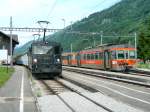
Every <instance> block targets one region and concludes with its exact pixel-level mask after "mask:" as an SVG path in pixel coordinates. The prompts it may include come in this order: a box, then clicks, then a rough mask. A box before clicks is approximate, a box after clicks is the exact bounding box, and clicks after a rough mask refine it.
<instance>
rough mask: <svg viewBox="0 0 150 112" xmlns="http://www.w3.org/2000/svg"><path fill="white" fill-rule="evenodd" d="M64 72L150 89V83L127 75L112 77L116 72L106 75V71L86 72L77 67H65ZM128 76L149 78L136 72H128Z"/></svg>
mask: <svg viewBox="0 0 150 112" xmlns="http://www.w3.org/2000/svg"><path fill="white" fill-rule="evenodd" d="M63 70H66V71H71V72H75V73H80V74H84V75H89V76H94V77H99V78H105V79H109V80H114V81H120V82H124V83H131V84H135V85H140V86H145V87H150V82H148V83H145V80H144V79H140V78H135V77H133V76H132V77H127V76H125V75H114V76H112V75H111V73H114V72H110V73H106V72H105V71H103V72H96V71H94V70H92V71H91V70H85V69H84V70H83V69H78V68H77V67H75V68H73V67H71V68H66V67H63ZM117 73H118V72H117ZM127 74H129V75H131V74H134V75H137V76H146V77H149V75H147V74H140V73H135V72H128V73H127Z"/></svg>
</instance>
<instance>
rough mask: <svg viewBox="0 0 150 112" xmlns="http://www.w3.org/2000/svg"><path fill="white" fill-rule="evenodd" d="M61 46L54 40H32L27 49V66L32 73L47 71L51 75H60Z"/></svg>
mask: <svg viewBox="0 0 150 112" xmlns="http://www.w3.org/2000/svg"><path fill="white" fill-rule="evenodd" d="M61 52H62V47H61V45H60V43H56V42H45V41H40V42H38V41H37V42H33V43H32V44H31V47H30V48H29V51H28V61H29V62H28V66H29V68H30V69H31V71H32V73H33V74H38V73H48V74H50V75H52V76H61V73H62V62H61Z"/></svg>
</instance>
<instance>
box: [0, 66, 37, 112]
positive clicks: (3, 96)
mask: <svg viewBox="0 0 150 112" xmlns="http://www.w3.org/2000/svg"><path fill="white" fill-rule="evenodd" d="M14 68H15V72H14V73H13V74H12V76H11V78H10V79H9V80H8V81H7V82H6V83H5V85H4V86H3V87H1V88H0V112H37V108H36V105H35V100H34V97H33V94H32V90H31V86H30V81H29V77H28V73H27V70H26V69H25V68H24V67H20V66H14Z"/></svg>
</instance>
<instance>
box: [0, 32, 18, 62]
mask: <svg viewBox="0 0 150 112" xmlns="http://www.w3.org/2000/svg"><path fill="white" fill-rule="evenodd" d="M17 44H19V42H18V35H14V34H13V35H12V52H14V48H15V46H16V45H17ZM0 50H1V52H0V63H1V62H2V60H3V58H5V54H4V53H3V51H4V50H7V55H8V57H7V61H8V58H9V57H10V54H11V53H10V51H11V50H10V35H7V34H5V33H3V32H1V31H0Z"/></svg>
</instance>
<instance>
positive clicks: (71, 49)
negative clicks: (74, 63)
mask: <svg viewBox="0 0 150 112" xmlns="http://www.w3.org/2000/svg"><path fill="white" fill-rule="evenodd" d="M70 51H71V53H72V43H71V44H70Z"/></svg>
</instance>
